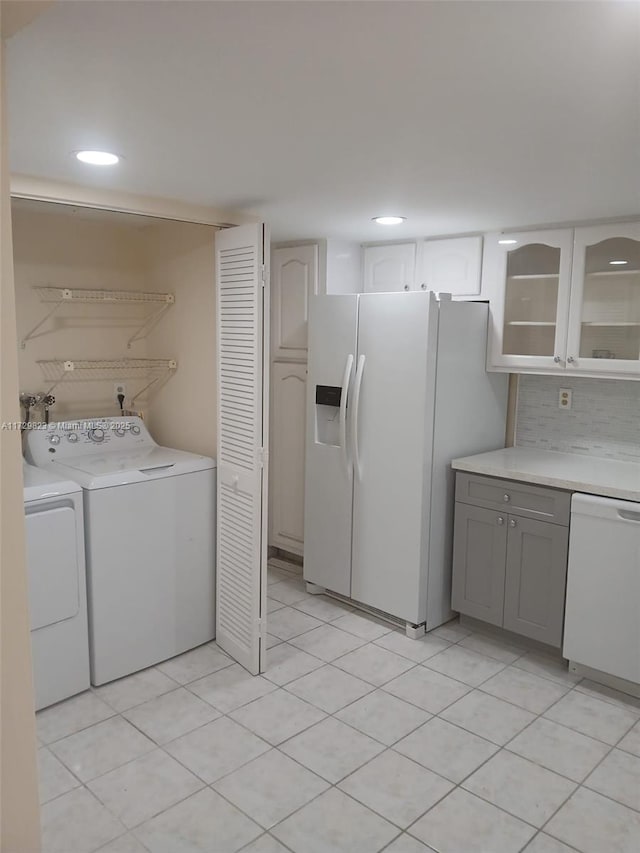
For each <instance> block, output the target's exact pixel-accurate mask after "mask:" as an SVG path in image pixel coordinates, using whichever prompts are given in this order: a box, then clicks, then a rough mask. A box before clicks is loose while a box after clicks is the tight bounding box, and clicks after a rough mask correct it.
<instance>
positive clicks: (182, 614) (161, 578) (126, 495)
mask: <svg viewBox="0 0 640 853" xmlns="http://www.w3.org/2000/svg"><path fill="white" fill-rule="evenodd" d="M26 455H27V459H28V461H29V462H32V463H33V464H35V465H37V466H39V467H41V468H44V469H46V470H48V471H50V472H54V473H55V474H56V475H57V476H58V477H67V478H70V479H73V480H74V481H75V482H76V483H78V484H79V485H80V486H81V487H82V490H83V493H84V513H85V548H86V558H87V594H88V603H89V650H90V659H91V682H92V683H93V684H95V685H98V684H104V683H106V682H108V681H113V680H114V679H116V678H121V677H122V676H123V675H127V674H129V673H132V672H137V671H138V670H140V669H144V668H145V667H148V666H151V665H152V664H155V663H159V662H160V661H163V660H167V658H170V657H173V656H174V655H177V654H180V653H181V652H184V651H187V650H188V649H192V648H194V647H195V646H199V645H201V644H202V643H206V642H208V641H209V640H212V639H213V638H214V637H215V519H216V513H215V485H216V482H215V477H216V470H215V469H216V463H215V460H213V459H209V458H207V457H205V456H199V455H196V454H194V453H185V452H184V451H181V450H172V449H170V448H167V447H161V446H159V445H158V444H156V442H155V441H154V440H153V439H152V438H151V436H150V435H149V432H148V430H147V428H146V426H145V424H144V422H143V421H142V420H141V419H140V418H127V417H119V418H104V419H100V420H95V421H89V420H86V421H79V422H75V423H60V424H50V425H49V429H47V430H33V431H31V432H30V433H29V434H28V436H27V446H26Z"/></svg>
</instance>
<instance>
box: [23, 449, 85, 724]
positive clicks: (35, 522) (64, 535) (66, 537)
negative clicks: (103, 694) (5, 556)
mask: <svg viewBox="0 0 640 853" xmlns="http://www.w3.org/2000/svg"><path fill="white" fill-rule="evenodd" d="M23 477H24V511H25V525H26V534H27V568H28V576H29V610H30V617H31V650H32V659H33V680H34V687H35V697H36V710H39V709H40V708H46V707H47V706H48V705H53V704H54V703H55V702H60V701H61V700H62V699H66V698H68V697H69V696H73V695H75V694H76V693H80V692H81V691H83V690H87V689H88V687H89V638H88V635H87V592H86V579H85V559H84V524H83V511H82V490H81V489H80V487H79V486H78V484H77V483H73V482H71V481H69V480H67V479H62V478H61V476H60V475H54V474H49V473H48V472H46V471H42V470H40V469H39V468H34V467H33V466H32V465H27V464H26V462H25V463H24V466H23Z"/></svg>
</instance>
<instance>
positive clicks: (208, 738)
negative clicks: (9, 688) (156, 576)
mask: <svg viewBox="0 0 640 853" xmlns="http://www.w3.org/2000/svg"><path fill="white" fill-rule="evenodd" d="M269 603H270V611H271V615H270V620H269V627H270V631H271V632H272V633H271V636H270V643H269V645H270V647H271V649H270V653H269V666H268V670H267V672H266V673H265V675H264V676H259V677H256V678H252V677H251V676H249V675H247V673H246V672H245V671H244V670H243V669H242V668H241V667H239V666H238V665H237V664H235V663H234V662H233V661H232V660H231V659H229V658H228V657H227V656H226V655H225V654H224V653H223V652H222V651H221V650H220V649H218V648H217V646H216V644H215V643H210V644H208V645H206V646H203V647H201V648H199V649H195V650H193V651H191V652H188V653H187V654H185V655H181V656H179V657H177V658H174V659H173V660H171V661H167V662H165V663H163V664H161V665H160V666H158V667H153V668H151V669H149V670H146V671H145V672H141V673H138V674H136V675H132V676H129V677H128V678H124V679H121V680H120V681H118V682H115V683H113V684H109V685H106V686H104V687H100V688H97V689H94V690H92V691H90V692H87V693H85V694H82V695H80V696H77V697H74V698H73V699H69V700H68V701H66V702H62V703H60V704H59V705H56V706H54V707H52V708H49V709H46V710H45V711H42V712H40V713H39V714H38V736H39V740H40V744H41V746H40V749H39V756H38V757H39V766H40V794H41V800H42V803H43V806H42V825H43V841H44V846H43V853H94V852H95V851H100V853H145V851H146V852H147V853H237V851H244V853H287V851H293V853H377V851H382V850H384V851H387V853H428V851H438V853H516V852H517V851H521V850H526V851H527V853H572V851H573V853H575V851H579V853H632V851H633V853H637V850H638V849H640V701H639V700H634V699H632V698H630V697H628V696H624V695H623V694H620V693H616V692H615V691H612V690H608V689H606V688H602V687H599V686H598V685H596V684H593V683H591V682H589V681H580V680H579V679H577V678H575V677H574V676H573V675H571V673H569V672H568V671H567V670H566V668H564V667H563V666H562V665H561V663H559V662H557V661H555V660H554V659H552V658H548V657H546V656H545V655H543V654H539V653H532V652H528V651H526V649H524V648H519V647H518V646H515V645H513V644H509V643H503V642H500V641H499V640H496V639H493V638H491V637H487V636H484V635H482V634H480V633H472V632H470V631H468V630H466V629H465V628H464V627H462V626H460V625H459V624H458V623H457V622H452V623H449V624H448V625H446V626H443V627H442V628H439V629H437V630H436V631H434V632H432V633H431V634H430V635H429V636H428V637H425V638H424V639H421V640H417V641H413V640H408V639H406V637H405V636H404V635H403V634H402V633H401V632H399V631H396V630H393V629H392V628H391V626H390V625H388V624H385V623H381V622H379V621H377V620H375V619H372V618H370V617H367V616H365V615H363V614H361V613H358V612H356V611H354V610H353V608H351V607H348V606H346V605H343V604H341V603H339V602H336V601H334V600H331V599H328V598H326V597H324V596H310V595H308V594H307V593H306V590H305V586H304V584H303V583H302V581H301V578H300V577H299V576H297V575H295V574H292V573H288V572H286V571H285V570H284V568H283V567H282V566H280V567H278V568H276V569H274V568H271V569H270V576H269Z"/></svg>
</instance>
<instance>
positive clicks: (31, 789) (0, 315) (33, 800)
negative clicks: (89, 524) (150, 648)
mask: <svg viewBox="0 0 640 853" xmlns="http://www.w3.org/2000/svg"><path fill="white" fill-rule="evenodd" d="M0 14H2V13H1V11H0ZM1 53H2V41H1V40H0V80H4V73H2V72H3V71H4V68H3V67H2V55H1ZM6 142H7V126H6V113H5V98H4V92H3V91H0V150H1V152H2V159H1V162H0V421H14V420H18V399H17V394H18V381H17V375H18V369H17V352H16V326H15V304H14V289H13V259H12V246H11V215H10V201H9V174H8V162H7V156H6V151H7V144H6ZM0 649H1V651H0V689H1V697H0V749H1V758H2V766H1V772H0V849H1V850H2V853H35V851H38V850H39V849H40V825H39V808H38V788H37V772H36V737H35V717H34V713H33V687H32V682H31V644H30V638H29V616H28V606H27V573H26V562H25V539H24V511H23V500H22V465H21V459H20V433H19V432H16V431H9V430H0Z"/></svg>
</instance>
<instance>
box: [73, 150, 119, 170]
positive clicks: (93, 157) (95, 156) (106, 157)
mask: <svg viewBox="0 0 640 853" xmlns="http://www.w3.org/2000/svg"><path fill="white" fill-rule="evenodd" d="M75 153H76V157H77V158H78V160H80V162H82V163H89V164H90V165H91V166H115V164H116V163H117V162H118V161H119V160H120V158H119V157H118V155H117V154H111V153H110V152H109V151H76V152H75Z"/></svg>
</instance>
